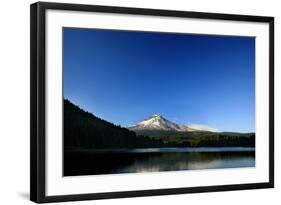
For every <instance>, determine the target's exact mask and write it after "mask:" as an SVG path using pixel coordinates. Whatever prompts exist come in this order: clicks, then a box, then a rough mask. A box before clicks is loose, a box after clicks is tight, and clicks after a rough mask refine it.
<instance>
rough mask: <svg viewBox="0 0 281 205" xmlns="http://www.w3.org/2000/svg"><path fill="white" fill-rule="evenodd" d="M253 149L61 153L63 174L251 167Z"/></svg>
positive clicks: (253, 154)
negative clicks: (62, 154) (62, 156)
mask: <svg viewBox="0 0 281 205" xmlns="http://www.w3.org/2000/svg"><path fill="white" fill-rule="evenodd" d="M254 166H255V152H254V151H252V150H251V151H245V150H244V151H237V150H236V151H222V152H218V151H216V152H199V151H195V152H182V151H181V152H163V150H162V152H161V151H160V152H155V151H150V152H149V151H147V152H143V151H141V152H139V151H131V152H128V151H126V152H82V151H80V152H78V151H76V152H65V155H64V175H65V176H73V175H93V174H113V173H136V172H160V171H176V170H196V169H218V168H236V167H254Z"/></svg>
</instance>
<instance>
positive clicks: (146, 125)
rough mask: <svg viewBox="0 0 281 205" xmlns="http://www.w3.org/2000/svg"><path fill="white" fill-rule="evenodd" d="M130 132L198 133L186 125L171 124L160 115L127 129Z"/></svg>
mask: <svg viewBox="0 0 281 205" xmlns="http://www.w3.org/2000/svg"><path fill="white" fill-rule="evenodd" d="M128 129H130V130H168V131H179V132H188V131H198V129H194V128H191V127H188V126H186V125H178V124H176V123H174V122H171V121H169V120H167V119H165V118H164V117H162V116H161V115H160V114H155V115H152V116H150V117H148V118H146V119H144V120H142V121H140V122H138V123H137V124H136V125H135V126H132V127H128Z"/></svg>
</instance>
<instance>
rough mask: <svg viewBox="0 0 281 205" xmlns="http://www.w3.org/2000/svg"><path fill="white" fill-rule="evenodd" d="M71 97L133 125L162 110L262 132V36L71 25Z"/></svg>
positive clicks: (67, 73) (67, 82)
mask: <svg viewBox="0 0 281 205" xmlns="http://www.w3.org/2000/svg"><path fill="white" fill-rule="evenodd" d="M63 33H64V54H63V55H64V56H63V57H64V68H63V69H64V98H67V99H69V100H70V101H72V102H73V103H75V104H77V105H79V106H80V107H81V108H83V109H84V110H87V111H89V112H92V113H93V114H94V115H96V116H98V117H100V118H103V119H105V120H107V121H110V122H113V123H115V124H119V125H122V126H130V125H133V124H135V123H136V122H138V121H139V120H142V119H144V118H146V117H148V116H150V115H152V114H155V113H159V114H161V115H163V116H164V117H166V118H167V119H169V120H172V121H174V122H176V123H181V124H189V123H192V124H204V125H208V126H210V127H214V128H217V129H219V130H220V131H239V132H253V131H254V130H255V38H253V37H232V36H215V35H194V34H171V33H158V32H132V31H113V30H97V29H78V28H64V32H63Z"/></svg>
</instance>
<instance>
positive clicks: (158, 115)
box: [151, 114, 162, 117]
mask: <svg viewBox="0 0 281 205" xmlns="http://www.w3.org/2000/svg"><path fill="white" fill-rule="evenodd" d="M151 117H162V116H161V115H160V114H154V115H151Z"/></svg>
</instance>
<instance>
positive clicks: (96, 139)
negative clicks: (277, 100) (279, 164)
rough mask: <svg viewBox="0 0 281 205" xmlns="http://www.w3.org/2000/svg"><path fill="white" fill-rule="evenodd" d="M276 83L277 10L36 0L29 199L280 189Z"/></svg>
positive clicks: (76, 198)
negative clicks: (253, 12)
mask: <svg viewBox="0 0 281 205" xmlns="http://www.w3.org/2000/svg"><path fill="white" fill-rule="evenodd" d="M273 80H274V18H273V17H264V16H248V15H232V14H231V15H230V14H215V13H201V12H186V11H172V10H155V9H143V8H124V7H108V6H94V5H79V4H62V3H46V2H44V3H43V2H40V3H35V4H32V5H31V177H30V178H31V182H30V186H31V187H30V189H31V190H30V192H31V195H30V197H31V200H32V201H34V202H38V203H42V202H59V201H73V200H90V199H106V198H120V197H137V196H153V195H166V194H184V193H195V192H212V191H226V190H243V189H257V188H272V187H273V186H274V139H273V138H274V122H273V120H274V82H273ZM230 176H231V177H230Z"/></svg>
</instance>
